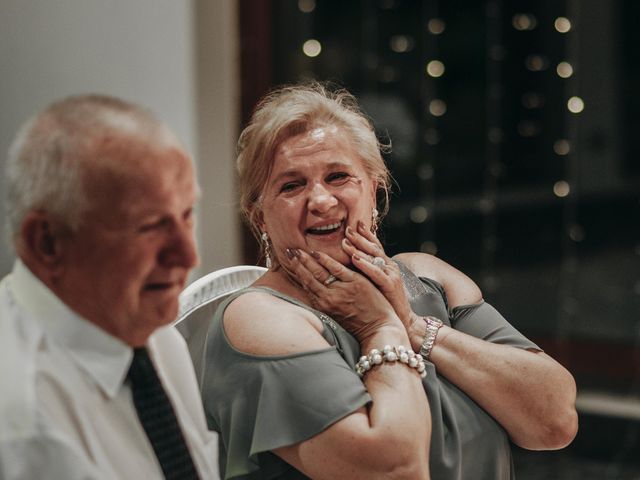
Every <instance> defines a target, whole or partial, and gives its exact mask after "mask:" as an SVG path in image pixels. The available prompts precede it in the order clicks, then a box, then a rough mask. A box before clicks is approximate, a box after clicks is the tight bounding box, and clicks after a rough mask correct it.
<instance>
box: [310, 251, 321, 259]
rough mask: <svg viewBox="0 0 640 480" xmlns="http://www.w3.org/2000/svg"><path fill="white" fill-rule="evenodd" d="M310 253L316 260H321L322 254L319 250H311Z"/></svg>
mask: <svg viewBox="0 0 640 480" xmlns="http://www.w3.org/2000/svg"><path fill="white" fill-rule="evenodd" d="M309 253H310V254H311V256H312V257H313V258H315V259H316V260H320V254H319V253H318V252H316V251H315V250H311V251H310V252H309Z"/></svg>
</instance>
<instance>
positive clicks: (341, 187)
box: [260, 126, 376, 265]
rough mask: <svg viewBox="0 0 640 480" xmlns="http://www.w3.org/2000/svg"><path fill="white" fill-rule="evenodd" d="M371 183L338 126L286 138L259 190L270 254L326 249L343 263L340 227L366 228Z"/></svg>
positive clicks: (373, 191) (370, 207)
mask: <svg viewBox="0 0 640 480" xmlns="http://www.w3.org/2000/svg"><path fill="white" fill-rule="evenodd" d="M375 195H376V185H375V183H374V181H373V180H372V179H371V178H370V177H369V176H368V175H367V173H366V171H365V169H364V166H363V164H362V160H360V158H359V157H358V156H357V154H356V152H355V151H354V150H353V148H352V147H351V146H350V144H349V142H348V140H347V137H346V135H345V134H344V133H343V132H342V131H341V130H340V129H339V128H337V127H333V126H327V127H321V128H316V129H313V130H310V131H308V132H305V133H302V134H300V135H296V136H294V137H290V138H288V139H287V140H285V141H284V142H282V143H281V144H280V145H279V147H278V149H277V150H276V154H275V157H274V163H273V169H272V171H271V174H270V176H269V178H268V180H267V183H266V185H265V187H264V190H263V192H262V211H261V214H262V215H261V224H260V227H261V229H262V231H265V232H267V234H268V235H269V237H270V238H271V242H272V246H273V247H272V253H273V254H275V256H276V257H278V258H283V256H284V255H285V249H287V248H300V249H304V250H307V251H311V250H316V251H321V252H325V253H327V254H328V255H330V256H331V257H333V258H335V259H336V260H338V261H339V262H341V263H343V264H345V265H346V264H349V263H351V262H350V259H349V257H348V256H347V255H346V254H345V253H344V251H343V250H342V247H341V242H342V239H343V238H344V237H345V228H346V227H347V226H351V227H352V228H356V226H357V223H358V220H360V221H362V222H364V224H365V226H366V227H367V228H370V227H371V221H372V219H371V214H372V212H373V209H374V207H375Z"/></svg>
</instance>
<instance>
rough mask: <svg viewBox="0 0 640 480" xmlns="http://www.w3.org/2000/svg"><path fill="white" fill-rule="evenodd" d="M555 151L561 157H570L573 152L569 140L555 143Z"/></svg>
mask: <svg viewBox="0 0 640 480" xmlns="http://www.w3.org/2000/svg"><path fill="white" fill-rule="evenodd" d="M553 151H554V152H555V153H556V154H557V155H560V156H565V155H568V154H569V152H571V144H570V143H569V140H565V139H564V138H561V139H559V140H556V141H555V142H554V143H553Z"/></svg>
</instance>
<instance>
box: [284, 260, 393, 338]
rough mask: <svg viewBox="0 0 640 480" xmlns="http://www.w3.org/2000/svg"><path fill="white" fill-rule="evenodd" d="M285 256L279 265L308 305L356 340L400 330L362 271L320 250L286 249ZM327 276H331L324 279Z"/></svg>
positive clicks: (380, 295) (386, 304) (386, 303)
mask: <svg viewBox="0 0 640 480" xmlns="http://www.w3.org/2000/svg"><path fill="white" fill-rule="evenodd" d="M288 257H289V260H288V261H287V262H286V265H283V266H284V267H285V269H286V271H287V272H288V273H289V274H290V275H291V276H292V277H293V278H294V279H295V280H296V282H298V283H299V284H300V285H301V286H302V288H303V289H304V290H305V291H306V292H307V294H308V296H309V301H310V303H311V305H312V306H313V307H314V308H316V309H317V310H320V311H322V312H325V313H327V314H329V315H331V316H332V318H334V319H335V320H336V321H337V322H339V323H340V325H342V327H343V328H345V329H346V330H347V331H348V332H349V333H351V334H352V335H353V336H354V337H356V338H357V339H358V341H359V342H360V343H363V342H366V341H367V340H368V339H370V338H371V337H372V336H373V335H374V334H376V333H379V332H380V331H381V330H389V331H390V332H391V331H396V330H399V331H401V332H403V334H404V330H405V329H404V326H403V324H402V322H401V321H400V319H399V317H398V315H397V314H396V312H395V310H394V308H393V306H392V305H391V304H390V303H389V301H388V300H387V299H386V298H385V296H384V295H383V294H382V292H380V290H379V289H378V288H377V287H376V286H375V285H374V284H373V283H372V282H371V281H370V280H369V279H368V278H366V277H365V276H364V275H362V274H360V273H357V272H354V271H352V270H349V269H348V268H346V267H345V266H344V265H342V264H341V263H339V262H337V261H336V260H334V259H333V258H331V257H329V256H328V255H326V254H324V253H322V252H312V253H311V254H309V253H307V252H305V251H303V250H298V249H295V250H294V249H290V250H289V254H288ZM330 276H333V277H335V280H334V281H332V282H327V279H329V278H330ZM405 335H406V334H405Z"/></svg>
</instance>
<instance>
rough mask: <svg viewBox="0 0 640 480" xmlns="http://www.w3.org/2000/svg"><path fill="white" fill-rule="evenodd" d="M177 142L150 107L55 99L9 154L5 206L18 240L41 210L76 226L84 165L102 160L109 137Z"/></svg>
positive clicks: (100, 98)
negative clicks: (27, 222) (103, 144)
mask: <svg viewBox="0 0 640 480" xmlns="http://www.w3.org/2000/svg"><path fill="white" fill-rule="evenodd" d="M114 136H117V137H133V138H144V139H149V141H153V142H154V143H156V144H157V143H159V142H160V143H165V142H167V141H169V142H171V143H174V142H175V145H180V143H179V142H178V140H177V139H176V138H175V137H174V136H173V135H172V134H171V133H170V132H169V130H168V129H167V128H166V127H164V125H163V124H162V123H161V122H159V121H158V120H157V119H156V117H154V116H153V115H152V114H151V113H150V112H149V111H147V110H145V109H143V108H141V107H139V106H136V105H133V104H131V103H128V102H125V101H123V100H120V99H117V98H114V97H109V96H104V95H79V96H73V97H69V98H66V99H64V100H61V101H59V102H56V103H53V104H52V105H50V106H49V107H48V108H47V109H45V110H44V111H42V112H40V113H39V114H37V115H36V116H35V117H33V118H32V119H30V120H29V121H27V122H26V123H25V124H24V125H23V126H22V127H21V128H20V130H19V131H18V134H17V135H16V138H15V139H14V141H13V143H12V145H11V147H10V149H9V155H8V158H7V164H6V172H5V182H6V189H5V192H6V197H5V209H6V218H7V221H8V233H9V235H10V237H11V238H12V239H13V240H14V241H15V240H16V237H17V236H18V235H19V233H20V226H21V224H22V221H23V220H24V218H25V216H26V215H27V214H28V213H29V212H30V211H33V210H42V211H45V212H47V213H50V214H52V215H55V216H56V217H58V218H59V219H60V220H61V221H63V222H65V223H66V224H67V225H68V226H69V227H70V228H72V229H75V228H77V226H78V224H79V222H80V218H81V215H82V213H83V210H84V209H85V208H86V206H87V195H86V192H85V191H84V188H83V180H82V173H83V171H82V169H83V168H85V167H86V165H87V164H88V163H91V162H92V161H98V160H99V158H94V157H96V153H97V152H96V148H97V146H99V142H101V141H102V140H104V139H106V138H108V137H114Z"/></svg>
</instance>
